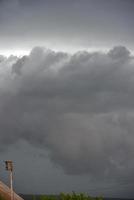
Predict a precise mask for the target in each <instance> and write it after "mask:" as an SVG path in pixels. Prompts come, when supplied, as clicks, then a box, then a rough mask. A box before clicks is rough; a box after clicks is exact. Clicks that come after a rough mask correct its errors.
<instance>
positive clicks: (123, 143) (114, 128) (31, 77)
mask: <svg viewBox="0 0 134 200" xmlns="http://www.w3.org/2000/svg"><path fill="white" fill-rule="evenodd" d="M133 66H134V58H133V56H132V55H131V54H130V52H129V51H128V50H127V49H126V48H125V47H122V46H118V47H114V48H113V49H112V50H110V51H109V52H108V53H101V52H96V53H89V52H86V51H82V52H77V53H76V54H73V55H70V54H66V53H62V52H57V53H56V52H53V51H51V50H47V49H43V48H40V47H36V48H34V49H33V50H32V52H31V53H30V55H29V56H25V57H22V58H18V59H17V60H16V57H10V58H8V59H6V58H3V57H2V59H1V63H0V83H1V84H0V87H1V90H0V99H1V102H0V129H1V134H0V146H1V148H2V150H4V148H6V146H7V145H9V146H10V145H12V144H14V143H16V142H18V141H21V140H26V141H27V142H29V143H30V144H32V145H34V146H36V147H38V148H41V149H44V150H45V149H46V150H48V151H49V158H50V159H51V161H53V162H54V163H55V164H57V165H59V166H61V167H62V169H63V170H64V171H65V172H66V173H67V174H72V175H74V174H75V175H78V174H81V175H82V174H89V175H90V176H91V177H92V178H93V179H99V177H102V176H103V179H104V177H108V178H110V179H114V178H119V177H121V176H122V175H123V176H124V177H126V178H127V181H128V182H127V183H130V182H133V181H134V180H133V170H132V169H133V167H134V162H133V159H132V158H133V156H134V142H133V141H134V135H133V131H134V125H133V121H134V95H133V93H134V88H133V85H134V78H133V77H134V68H133ZM130 166H131V167H130ZM119 184H120V183H119Z"/></svg>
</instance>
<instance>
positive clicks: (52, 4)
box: [0, 0, 134, 50]
mask: <svg viewBox="0 0 134 200" xmlns="http://www.w3.org/2000/svg"><path fill="white" fill-rule="evenodd" d="M133 9H134V3H133V1H131V0H127V1H126V0H118V1H116V0H112V1H107V0H100V1H98V0H94V1H93V0H74V1H70V0H69V1H65V0H63V1H61V0H56V1H52V0H50V1H48V0H44V1H43V0H39V1H34V0H33V1H26V0H23V1H22V0H12V1H10V0H4V1H1V2H0V27H1V29H0V42H1V49H5V48H6V49H7V48H8V49H10V50H11V49H14V48H21V49H30V48H31V47H33V46H36V45H47V46H48V47H52V48H55V49H60V50H61V49H62V48H67V47H68V46H70V49H71V48H75V49H76V48H97V47H103V48H107V47H108V48H109V47H111V46H113V45H117V44H122V45H126V46H129V47H130V48H131V49H132V50H133V49H134V47H133V46H134V44H133V35H134V28H133V27H134V21H133V18H134V14H133ZM9 36H10V37H9Z"/></svg>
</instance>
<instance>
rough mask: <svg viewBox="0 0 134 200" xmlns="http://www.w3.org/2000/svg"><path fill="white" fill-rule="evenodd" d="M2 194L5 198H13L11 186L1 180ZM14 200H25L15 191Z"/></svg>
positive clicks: (0, 190)
mask: <svg viewBox="0 0 134 200" xmlns="http://www.w3.org/2000/svg"><path fill="white" fill-rule="evenodd" d="M0 196H1V197H3V198H4V200H10V199H11V191H10V188H9V187H8V186H7V185H5V184H4V183H3V182H1V181H0ZM14 200H24V199H23V198H21V197H20V196H19V195H17V194H16V193H15V192H14Z"/></svg>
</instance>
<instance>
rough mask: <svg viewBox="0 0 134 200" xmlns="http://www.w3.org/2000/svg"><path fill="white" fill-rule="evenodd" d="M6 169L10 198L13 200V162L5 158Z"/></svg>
mask: <svg viewBox="0 0 134 200" xmlns="http://www.w3.org/2000/svg"><path fill="white" fill-rule="evenodd" d="M5 164H6V170H7V171H9V172H10V191H11V200H14V196H13V162H12V161H11V160H6V161H5Z"/></svg>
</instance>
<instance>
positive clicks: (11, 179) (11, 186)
mask: <svg viewBox="0 0 134 200" xmlns="http://www.w3.org/2000/svg"><path fill="white" fill-rule="evenodd" d="M10 190H11V200H13V199H14V198H13V171H10Z"/></svg>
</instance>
